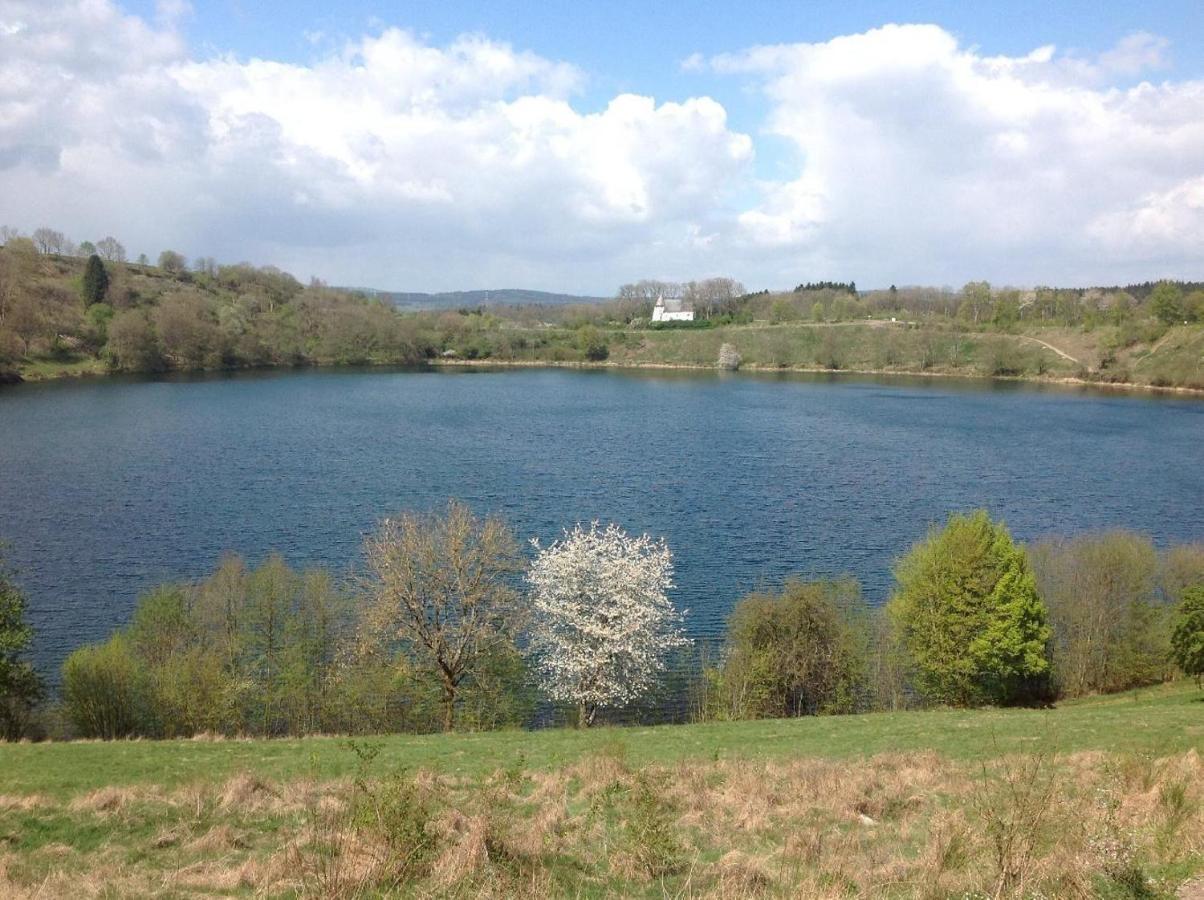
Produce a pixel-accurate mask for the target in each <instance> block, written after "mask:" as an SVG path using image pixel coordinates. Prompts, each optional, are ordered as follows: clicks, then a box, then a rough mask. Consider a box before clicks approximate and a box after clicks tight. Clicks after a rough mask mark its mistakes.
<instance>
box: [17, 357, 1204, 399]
mask: <svg viewBox="0 0 1204 900" xmlns="http://www.w3.org/2000/svg"><path fill="white" fill-rule="evenodd" d="M385 368H396V369H405V368H413V369H436V370H437V369H457V368H463V369H491V368H492V369H590V370H607V369H610V370H615V371H623V370H629V371H658V370H660V371H682V372H730V373H731V374H739V373H740V372H751V373H755V374H762V375H767V374H786V375H835V376H846V375H847V376H862V377H885V378H891V377H900V378H924V379H934V380H938V379H942V378H944V379H959V380H963V381H983V382H993V381H994V382H1009V383H1017V384H1037V385H1051V386H1054V387H1059V386H1060V387H1082V388H1093V389H1098V390H1102V391H1115V392H1125V393H1149V394H1163V395H1171V396H1184V397H1202V398H1204V388H1194V387H1182V386H1176V385H1154V384H1142V383H1139V382H1131V381H1092V380H1090V379H1087V378H1075V377H1073V376H1069V375H1066V376H1059V377H1056V378H1050V377H1044V376H1030V375H982V374H979V373H975V372H943V371H941V372H937V371H931V370H929V371H923V370H914V369H828V368H824V367H821V366H761V365H756V364H749V365H742V366H740V367H739V368H738V369H735V370H721V369H719V368H718V366H714V365H702V364H700V363H670V362H661V363H657V362H611V361H607V360H600V361H588V360H550V359H544V360H540V359H532V360H513V359H507V360H502V359H442V358H436V359H427V360H423V361H422V362H420V363H416V364H414V365H412V366H407V365H405V364H402V363H383V362H376V363H374V362H368V363H360V364H355V365H350V364H339V363H316V364H312V365H301V366H247V367H241V368H229V369H199V370H194V371H189V372H166V373H165V372H108V371H94V370H93V371H89V370H79V371H71V370H62V371H56V372H52V373H32V374H31V373H23V372H19V371H18V372H17V373H16V378H14V379H11V380H4V379H0V388H3V387H4V386H5V385H9V384H36V383H42V382H51V381H64V380H70V379H79V380H92V379H96V380H99V379H107V378H112V377H114V376H120V377H131V376H132V377H138V376H154V375H165V374H167V375H202V376H203V375H215V374H231V373H238V372H286V371H295V372H301V371H307V370H311V369H318V370H327V369H385Z"/></svg>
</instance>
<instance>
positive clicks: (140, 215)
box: [0, 0, 1204, 292]
mask: <svg viewBox="0 0 1204 900" xmlns="http://www.w3.org/2000/svg"><path fill="white" fill-rule="evenodd" d="M189 16H190V8H189V6H188V4H187V3H183V2H174V0H168V2H163V3H160V4H159V6H158V11H157V13H156V15H155V16H154V18H153V19H144V18H140V17H137V16H133V15H129V14H128V13H126V12H124V11H123V10H122V9H121V8H120V7H118V6H116V5H115V4H114V3H112V2H110V0H74V2H66V3H60V4H35V3H31V2H25V0H0V223H6V224H17V225H21V226H24V227H26V228H29V227H33V226H35V225H40V224H52V225H55V226H57V227H60V228H63V229H64V230H67V231H68V232H69V233H70V234H71V235H72V236H74V237H76V238H77V239H82V238H85V237H91V238H93V239H94V238H95V237H96V236H99V235H103V234H109V233H116V234H118V235H119V236H120V237H121V238H122V239H123V240H124V241H125V242H126V244H127V245H128V246H130V247H131V248H133V249H134V251H135V252H138V251H140V250H145V251H147V252H148V253H151V254H152V255H153V254H154V253H157V251H158V250H160V249H162V248H164V247H174V248H177V249H181V250H185V251H187V252H189V253H191V254H197V255H199V254H205V255H213V256H217V257H218V258H221V259H230V260H233V259H252V260H255V261H261V262H273V263H276V264H279V265H282V266H284V267H286V268H289V269H291V270H293V271H294V272H296V273H297V274H298V275H300V276H302V277H305V276H306V275H308V274H311V273H312V274H319V275H322V276H324V277H327V278H328V279H331V280H334V281H336V282H339V283H355V284H373V285H378V286H385V287H397V288H407V289H450V288H457V287H485V286H504V285H525V286H532V287H544V288H556V289H567V290H579V291H589V292H595V291H609V290H611V289H613V287H614V285H616V284H617V283H619V282H621V281H625V280H629V279H631V278H635V277H640V276H644V275H650V276H666V277H676V278H684V277H691V276H704V275H711V274H720V273H725V272H726V273H730V274H733V275H736V276H738V277H740V278H741V279H742V280H744V281H745V282H746V283H748V284H753V285H757V286H761V285H768V286H787V285H790V284H793V283H796V282H797V281H800V280H806V279H809V278H825V277H832V278H836V277H839V278H849V277H851V278H856V280H857V281H858V282H859V283H861V284H875V283H882V284H886V283H890V282H899V283H915V282H937V283H959V282H961V281H964V280H967V279H969V278H978V277H986V278H990V279H991V280H994V281H1009V282H1013V283H1037V282H1052V283H1067V282H1092V281H1095V282H1099V281H1123V280H1125V279H1128V278H1142V279H1144V278H1146V277H1153V276H1157V275H1161V274H1181V275H1185V276H1192V275H1194V276H1199V275H1201V274H1202V273H1201V272H1200V271H1199V268H1198V266H1199V262H1198V259H1199V256H1198V248H1199V246H1200V244H1201V240H1202V239H1204V82H1195V81H1169V80H1168V81H1162V82H1159V83H1155V82H1151V81H1147V80H1141V79H1143V78H1148V77H1150V75H1151V73H1153V72H1156V71H1160V70H1165V68H1166V67H1167V66H1168V65H1169V49H1168V44H1167V42H1166V41H1165V40H1164V39H1162V38H1159V37H1156V36H1153V35H1149V34H1144V33H1143V34H1136V35H1131V36H1129V37H1126V38H1124V39H1123V40H1121V41H1120V42H1119V43H1118V44H1117V45H1116V46H1115V47H1114V48H1112V49H1111V50H1109V51H1107V52H1105V53H1102V54H1099V55H1097V56H1094V57H1087V56H1083V55H1082V54H1076V53H1060V52H1059V51H1058V50H1057V49H1056V48H1054V47H1053V46H1041V47H1037V48H1035V49H1034V50H1033V51H1032V52H1029V53H1026V54H1022V55H1019V56H1013V57H1009V56H991V55H987V54H985V53H983V52H981V51H980V50H978V49H976V48H974V47H971V46H965V45H964V44H962V43H961V42H960V41H959V40H958V39H957V38H956V37H954V36H953V35H951V34H950V33H948V32H947V31H945V30H943V29H942V28H940V27H937V26H932V25H908V26H894V25H892V26H886V27H883V28H879V29H875V30H872V31H869V32H866V33H864V34H857V35H848V36H842V37H837V38H834V39H832V40H830V41H826V42H823V43H812V44H782V45H775V46H765V47H755V48H752V49H749V50H745V51H742V52H738V53H733V54H729V55H724V56H720V57H716V58H712V59H710V60H706V59H704V58H702V57H700V56H698V55H697V54H695V55H693V56H691V57H689V58H687V59H686V60H685V61H684V62H683V63H682V64H681V68H682V69H683V70H684V71H685V72H687V73H688V72H691V71H696V70H698V69H700V68H710V69H711V70H712V71H718V72H721V73H726V74H728V75H730V76H731V78H732V82H731V83H732V84H733V85H734V86H735V90H736V91H738V92H743V91H744V89H745V87H746V86H750V85H751V86H752V87H753V88H754V89H756V90H759V91H760V92H761V93H762V95H763V97H764V98H765V100H766V101H767V106H768V113H767V115H766V118H765V120H764V122H763V126H762V128H761V132H760V133H759V134H758V135H756V137H755V140H756V141H757V143H758V144H759V145H762V147H761V155H762V156H763V157H772V160H771V161H769V162H765V163H764V164H762V166H761V171H762V172H764V171H774V172H778V173H781V172H785V173H786V174H784V175H779V177H775V178H771V179H767V180H763V181H759V182H758V181H754V180H753V171H754V169H753V161H754V138H753V137H750V136H748V135H745V134H742V133H740V132H738V131H736V130H734V129H733V128H732V127H731V126H730V124H729V122H728V116H727V110H726V109H725V108H724V106H723V105H721V104H720V103H719V102H717V101H716V100H714V99H711V98H709V97H701V96H699V97H688V98H674V99H671V100H666V99H664V98H661V99H654V98H653V97H651V96H643V95H639V94H621V95H618V96H615V97H613V98H611V99H609V101H607V102H605V103H604V104H602V105H601V106H600V107H596V108H589V109H585V108H582V102H581V100H580V98H581V97H582V96H583V92H582V87H583V85H584V84H585V82H586V79H587V77H588V76H587V73H584V72H582V71H580V70H579V69H578V68H577V67H575V66H574V65H572V64H571V63H568V62H564V61H559V60H554V59H548V58H545V57H543V56H540V55H537V54H534V53H530V52H525V51H523V50H522V49H517V48H514V47H512V46H510V45H507V44H504V43H499V42H496V41H494V40H491V39H490V38H489V37H488V36H483V35H465V36H462V37H460V38H458V39H456V40H454V41H452V42H451V43H449V44H446V45H441V46H436V45H433V44H431V43H430V42H429V41H427V40H425V39H422V38H420V37H418V36H416V35H414V34H412V33H410V32H408V31H405V30H402V29H397V28H390V27H384V26H381V27H378V28H376V30H375V31H373V32H372V33H370V34H368V35H365V36H363V37H360V38H358V39H356V40H352V41H349V42H346V43H344V44H342V45H336V44H335V43H334V42H333V41H331V40H329V39H327V38H326V37H320V38H318V39H317V42H316V43H315V44H314V48H313V50H312V52H313V53H315V54H317V55H316V56H315V58H314V59H313V60H312V61H309V62H307V63H297V62H282V61H278V60H271V59H242V58H238V57H235V56H232V55H224V56H221V55H219V56H216V57H210V58H198V57H197V56H196V54H195V52H194V51H193V50H192V48H190V47H189V46H188V44H187V42H186V41H185V39H184V38H183V37H182V34H181V32H180V30H179V29H180V24H179V23H180V22H182V21H183V22H186V21H188V18H189ZM783 148H786V149H785V150H783Z"/></svg>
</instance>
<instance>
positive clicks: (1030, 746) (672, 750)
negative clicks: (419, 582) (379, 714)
mask: <svg viewBox="0 0 1204 900" xmlns="http://www.w3.org/2000/svg"><path fill="white" fill-rule="evenodd" d="M372 743H374V744H377V745H379V747H380V751H381V753H380V757H379V762H380V763H381V764H382V765H385V766H392V767H405V768H408V769H427V770H430V771H432V772H438V773H441V774H447V775H456V776H467V777H477V776H480V775H484V774H488V773H490V772H493V771H494V770H497V769H500V768H505V767H506V766H509V765H512V764H513V763H514V761H515V760H516V759H517V758H518V757H519V756H520V755H521V756H522V757H523V758H524V760H525V764H526V765H527V766H529V767H534V768H540V769H551V768H556V767H560V766H565V765H570V764H573V763H575V762H577V761H578V760H580V759H581V758H582V757H584V756H587V755H589V754H591V753H597V752H600V751H609V750H612V749H614V747H615V746H616V745H621V746H622V748H623V751H624V754H625V756H626V757H627V758H628V759H629V760H631V762H632V763H634V764H637V765H647V764H657V765H671V764H674V763H677V762H680V761H682V760H690V759H712V760H713V759H730V758H748V759H758V758H759V759H783V758H792V757H802V756H807V757H817V758H824V759H832V760H846V759H850V758H855V757H865V756H872V755H874V754H876V753H887V752H911V751H933V752H936V753H939V754H941V755H942V756H946V757H949V758H951V759H962V760H979V759H983V758H987V757H992V756H998V755H1000V754H1003V753H1013V752H1020V751H1038V750H1049V751H1053V752H1059V753H1070V752H1078V751H1088V750H1108V751H1118V752H1125V753H1145V754H1158V755H1166V754H1172V753H1181V752H1184V751H1187V750H1191V749H1195V750H1197V751H1199V752H1201V753H1204V699H1202V698H1201V695H1200V694H1199V693H1198V692H1196V691H1195V690H1194V689H1193V688H1192V687H1191V686H1190V685H1188V684H1187V683H1186V682H1182V683H1178V684H1175V685H1170V686H1162V687H1155V688H1146V689H1143V690H1139V691H1131V692H1128V693H1124V694H1115V695H1111V696H1108V697H1096V698H1089V699H1085V700H1077V701H1068V702H1065V703H1062V704H1060V705H1059V706H1058V707H1057V708H1055V709H1048V710H1034V709H1000V710H935V711H931V712H900V713H867V714H864V715H855V716H830V717H811V718H800V719H773V720H761V721H754V722H714V723H704V724H697V725H660V726H655V727H649V728H596V729H592V730H588V731H577V730H575V729H551V730H546V731H535V732H524V731H502V732H486V733H482V734H456V735H441V734H437V735H388V736H382V737H379V738H376V739H374V740H373V741H372ZM355 762H356V758H355V755H354V754H353V753H351V751H350V750H349V749H348V744H347V741H346V740H345V739H342V738H337V737H311V738H303V739H280V740H215V741H207V740H178V741H116V742H100V741H77V742H70V743H46V744H0V794H34V793H36V794H46V795H49V796H53V797H70V796H72V795H75V794H78V793H81V792H85V791H90V790H95V789H97V788H101V787H106V786H114V785H117V786H127V785H145V784H154V785H158V786H162V787H175V786H177V785H180V784H184V783H188V782H192V781H196V780H198V779H201V780H211V781H212V780H216V781H220V780H222V779H225V778H228V777H230V776H231V775H234V774H237V773H241V772H249V773H252V774H255V775H257V776H259V777H263V778H272V779H278V780H288V779H291V778H301V777H314V778H318V779H331V778H339V777H343V776H346V775H349V774H350V773H351V772H352V771H353V769H354V767H355Z"/></svg>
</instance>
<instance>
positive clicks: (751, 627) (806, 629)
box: [704, 578, 869, 719]
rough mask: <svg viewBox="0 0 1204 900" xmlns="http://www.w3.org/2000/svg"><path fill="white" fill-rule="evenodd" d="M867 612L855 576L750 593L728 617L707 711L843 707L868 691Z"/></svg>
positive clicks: (854, 705) (855, 704)
mask: <svg viewBox="0 0 1204 900" xmlns="http://www.w3.org/2000/svg"><path fill="white" fill-rule="evenodd" d="M868 619H869V616H868V612H867V610H866V609H865V606H864V604H863V602H862V599H861V589H860V586H859V585H858V584H857V582H856V580H854V579H852V578H844V579H841V580H838V581H818V582H805V581H800V580H797V579H796V580H791V581H788V582H787V583H786V586H785V588H784V589H783V590H782V592H781V593H780V594H761V593H755V594H749V595H748V596H747V597H745V598H744V599H742V600H741V601H740V602H739V603H738V604H737V605H736V608H735V610H734V611H733V612H732V615H731V618H730V619H729V620H728V631H727V639H726V644H725V647H724V654H723V665H722V667H721V668H720V669H718V670H714V671H712V672H711V673H710V674H709V680H710V689H709V690H708V693H707V699H706V704H705V705H706V708H705V710H704V713H705V715H706V716H707V717H708V718H721V719H755V718H780V717H786V716H802V715H820V714H826V713H847V712H853V711H855V710H857V709H859V708H863V707H864V705H865V700H866V697H867V695H868V684H867V664H868V658H867V657H868V648H867V640H868V632H867V628H866V625H867V623H868Z"/></svg>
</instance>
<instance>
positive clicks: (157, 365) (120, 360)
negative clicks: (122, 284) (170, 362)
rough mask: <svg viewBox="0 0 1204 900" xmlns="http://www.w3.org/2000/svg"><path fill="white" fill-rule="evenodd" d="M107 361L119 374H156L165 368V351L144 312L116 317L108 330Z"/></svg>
mask: <svg viewBox="0 0 1204 900" xmlns="http://www.w3.org/2000/svg"><path fill="white" fill-rule="evenodd" d="M107 334H108V343H107V344H106V345H105V357H106V359H107V360H108V364H109V366H110V367H111V368H113V369H115V370H117V371H120V372H157V371H159V370H160V369H162V368H163V365H164V362H163V349H162V347H161V346H160V345H159V336H158V334H156V333H155V327H154V325H153V324H151V320H150V317H149V316H147V314H146V312H145V311H144V310H141V309H126V310H122V311H121V312H119V313H117V314H116V315H114V316H113V319H112V321H110V322H109V324H108V329H107Z"/></svg>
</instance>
